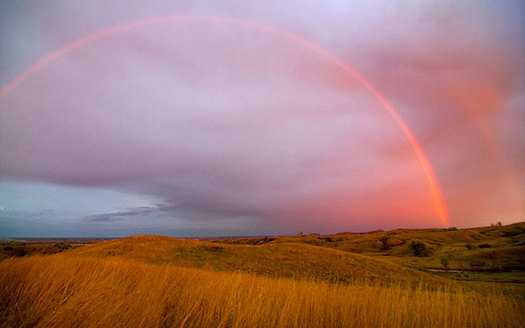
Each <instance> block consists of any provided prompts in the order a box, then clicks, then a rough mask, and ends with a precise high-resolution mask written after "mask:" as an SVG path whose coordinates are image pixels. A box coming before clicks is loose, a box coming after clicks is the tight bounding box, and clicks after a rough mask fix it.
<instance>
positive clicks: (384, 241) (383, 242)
mask: <svg viewBox="0 0 525 328" xmlns="http://www.w3.org/2000/svg"><path fill="white" fill-rule="evenodd" d="M379 241H381V250H382V251H386V250H389V249H390V248H392V247H391V246H390V245H389V244H388V237H387V236H383V237H381V238H380V239H379Z"/></svg>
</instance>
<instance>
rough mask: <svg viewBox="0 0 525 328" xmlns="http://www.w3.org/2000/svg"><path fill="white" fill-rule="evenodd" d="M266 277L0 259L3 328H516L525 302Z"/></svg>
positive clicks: (86, 261)
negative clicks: (1, 260) (0, 260)
mask: <svg viewBox="0 0 525 328" xmlns="http://www.w3.org/2000/svg"><path fill="white" fill-rule="evenodd" d="M449 287H450V286H448V285H443V286H442V288H439V289H435V288H427V287H425V286H424V285H421V286H419V287H417V288H405V287H402V286H390V287H381V286H375V285H373V284H356V285H348V284H344V285H342V284H330V283H326V282H319V281H317V282H314V281H296V280H291V279H284V278H278V279H272V278H267V277H261V276H257V275H250V274H242V273H231V272H230V273H226V272H210V271H204V270H199V269H190V268H182V267H177V266H174V265H170V264H163V265H155V264H148V263H143V262H137V261H132V260H124V259H121V258H104V259H95V258H89V257H86V258H81V257H66V256H64V255H62V254H58V255H53V256H49V257H42V256H34V257H29V258H21V259H15V258H12V259H8V260H5V261H3V262H1V263H0V325H2V326H4V327H73V326H75V327H519V326H520V324H521V323H522V322H523V320H525V315H524V313H523V311H522V310H523V308H524V306H525V303H524V300H523V298H521V297H519V296H516V295H514V296H509V295H505V294H504V293H503V292H501V291H498V290H496V289H494V288H492V289H491V288H489V289H486V290H485V291H484V292H481V291H472V290H469V289H459V290H458V289H457V286H452V289H450V288H449Z"/></svg>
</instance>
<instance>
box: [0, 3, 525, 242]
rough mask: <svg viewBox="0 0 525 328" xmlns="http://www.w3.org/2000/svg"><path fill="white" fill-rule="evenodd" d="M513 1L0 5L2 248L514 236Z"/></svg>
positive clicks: (517, 25)
mask: <svg viewBox="0 0 525 328" xmlns="http://www.w3.org/2000/svg"><path fill="white" fill-rule="evenodd" d="M524 14H525V5H524V4H523V2H521V1H512V0H508V1H469V0H465V1H386V0H385V1H336V0H331V1H330V0H329V1H304V0H302V1H295V0H292V1H148V2H144V1H134V0H126V1H100V0H93V1H59V0H57V1H52V2H44V1H25V0H22V1H0V236H4V237H121V236H129V235H134V234H162V235H169V236H177V237H197V236H201V237H202V236H239V235H257V236H261V235H286V234H297V233H299V232H304V233H311V232H316V233H336V232H342V231H356V232H364V231H371V230H375V229H384V230H388V229H395V228H429V227H448V226H455V227H458V228H461V227H475V226H483V225H489V224H491V223H495V222H498V221H501V222H503V223H504V224H510V223H514V222H520V221H524V220H525V129H524V128H523V127H524V126H525V65H524V63H525V42H523V40H525V21H524V20H523V19H522V18H523V15H524Z"/></svg>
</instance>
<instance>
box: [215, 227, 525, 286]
mask: <svg viewBox="0 0 525 328" xmlns="http://www.w3.org/2000/svg"><path fill="white" fill-rule="evenodd" d="M411 241H422V242H423V243H424V244H425V245H426V247H427V248H428V253H429V254H428V256H424V257H418V256H414V254H413V252H412V250H411V249H410V243H411ZM213 242H215V243H219V244H261V243H270V244H280V243H300V244H306V245H313V246H317V247H320V248H330V249H336V250H341V251H345V252H349V253H353V254H356V253H357V254H362V255H366V256H369V257H374V258H376V259H378V258H379V259H381V260H383V261H388V262H390V263H395V264H399V265H403V266H405V267H410V268H418V269H420V270H427V269H440V270H443V269H447V270H455V271H465V272H469V273H467V274H466V275H467V276H468V279H477V278H480V277H479V276H476V275H475V274H476V272H491V273H493V274H492V275H491V277H490V279H488V280H493V279H499V278H498V275H497V274H495V273H498V272H514V274H513V277H512V279H510V280H511V281H525V276H524V275H523V274H522V273H523V272H524V271H525V223H524V222H521V223H516V224H511V225H507V226H490V227H481V228H469V229H456V228H449V229H397V230H392V231H372V232H369V233H338V234H334V235H324V236H323V235H318V234H309V235H302V234H300V235H297V236H287V237H272V238H228V239H215V240H213ZM443 258H447V265H446V267H444V265H443V263H442V259H443ZM473 274H474V275H475V276H473ZM503 277H504V279H503V280H508V279H507V278H508V275H503ZM462 278H465V277H462ZM481 280H487V279H485V278H483V279H481Z"/></svg>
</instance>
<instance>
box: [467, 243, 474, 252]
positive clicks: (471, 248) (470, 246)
mask: <svg viewBox="0 0 525 328" xmlns="http://www.w3.org/2000/svg"><path fill="white" fill-rule="evenodd" d="M465 247H467V249H468V250H469V251H471V250H473V249H474V245H472V244H471V243H468V244H465Z"/></svg>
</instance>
